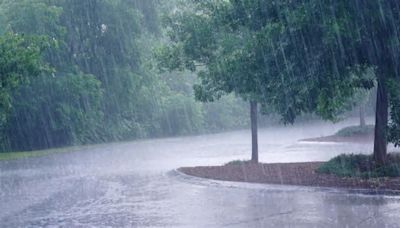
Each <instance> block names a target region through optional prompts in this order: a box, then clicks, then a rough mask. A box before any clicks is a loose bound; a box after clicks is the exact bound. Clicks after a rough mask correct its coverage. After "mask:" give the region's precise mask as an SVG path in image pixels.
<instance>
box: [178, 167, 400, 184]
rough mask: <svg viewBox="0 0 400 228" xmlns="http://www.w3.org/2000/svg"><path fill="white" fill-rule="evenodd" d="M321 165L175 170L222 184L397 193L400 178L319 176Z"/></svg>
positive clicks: (185, 168)
mask: <svg viewBox="0 0 400 228" xmlns="http://www.w3.org/2000/svg"><path fill="white" fill-rule="evenodd" d="M321 164H322V162H306V163H278V164H261V163H259V164H256V163H251V162H243V163H241V164H228V165H225V166H205V167H183V168H179V169H178V170H179V171H181V172H183V173H185V174H187V175H191V176H196V177H202V178H209V179H215V180H223V181H236V182H251V183H266V184H284V185H301V186H315V187H339V188H348V189H366V190H377V191H382V190H383V191H386V190H390V191H397V190H400V178H374V179H362V178H350V177H346V178H342V177H337V176H334V175H328V174H318V173H316V172H315V170H316V169H317V168H318V167H319V166H320V165H321Z"/></svg>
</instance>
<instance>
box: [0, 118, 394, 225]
mask: <svg viewBox="0 0 400 228" xmlns="http://www.w3.org/2000/svg"><path fill="white" fill-rule="evenodd" d="M348 124H349V122H344V123H340V124H336V125H332V124H326V123H325V124H317V123H314V124H307V125H296V126H294V127H283V126H278V127H271V128H265V129H261V130H260V135H259V141H260V160H261V162H296V161H298V162H302V161H324V160H328V159H329V158H331V157H333V156H335V155H338V154H341V153H366V152H371V151H372V144H350V143H345V144H338V143H303V142H298V140H300V139H302V138H309V137H319V136H324V135H329V134H332V133H333V132H335V131H336V130H338V129H340V128H341V127H343V126H345V125H348ZM250 148H251V147H250V133H249V131H235V132H228V133H221V134H214V135H204V136H192V137H180V138H168V139H156V140H143V141H135V142H125V143H114V144H107V145H96V146H91V147H85V148H82V149H76V148H75V149H74V150H76V151H75V152H71V153H64V154H54V155H50V156H46V157H41V158H31V159H23V160H15V161H6V162H0V227H59V226H60V227H400V197H396V196H381V195H364V194H349V193H346V192H344V191H336V190H332V189H317V188H306V187H295V186H279V185H261V184H245V183H242V184H239V183H231V182H220V181H212V180H204V179H198V178H191V177H187V176H184V175H181V174H179V173H177V172H175V171H173V170H174V169H176V168H178V167H180V166H194V165H219V164H224V163H226V162H229V161H231V160H235V159H247V158H248V157H249V156H250Z"/></svg>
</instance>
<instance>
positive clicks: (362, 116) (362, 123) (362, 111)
mask: <svg viewBox="0 0 400 228" xmlns="http://www.w3.org/2000/svg"><path fill="white" fill-rule="evenodd" d="M365 126H366V123H365V104H361V105H360V127H365Z"/></svg>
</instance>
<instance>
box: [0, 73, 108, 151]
mask: <svg viewBox="0 0 400 228" xmlns="http://www.w3.org/2000/svg"><path fill="white" fill-rule="evenodd" d="M101 99H102V90H101V88H100V82H99V81H98V80H97V79H96V78H94V77H93V76H91V75H84V74H78V75H72V74H67V75H57V76H56V77H49V76H41V77H39V78H37V79H36V80H34V81H32V82H31V83H29V84H27V85H23V86H20V87H19V88H18V89H16V90H14V91H13V93H12V103H13V106H12V109H11V112H10V118H9V121H8V122H7V125H6V126H5V127H4V128H3V129H2V133H3V135H6V136H7V138H6V143H8V144H9V147H10V148H11V149H13V150H32V149H42V148H48V147H55V146H63V145H71V144H79V143H89V142H96V141H98V138H97V137H100V136H101V134H100V133H101V132H99V129H100V127H101V126H100V125H99V124H100V122H99V120H102V117H103V114H102V112H101V109H100V102H101Z"/></svg>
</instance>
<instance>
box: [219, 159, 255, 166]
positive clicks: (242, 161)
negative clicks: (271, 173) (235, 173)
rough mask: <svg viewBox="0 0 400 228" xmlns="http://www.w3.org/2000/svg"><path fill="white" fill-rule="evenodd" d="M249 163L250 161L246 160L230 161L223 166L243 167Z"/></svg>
mask: <svg viewBox="0 0 400 228" xmlns="http://www.w3.org/2000/svg"><path fill="white" fill-rule="evenodd" d="M249 162H251V161H247V160H233V161H230V162H228V163H226V164H225V165H244V164H246V163H249Z"/></svg>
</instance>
